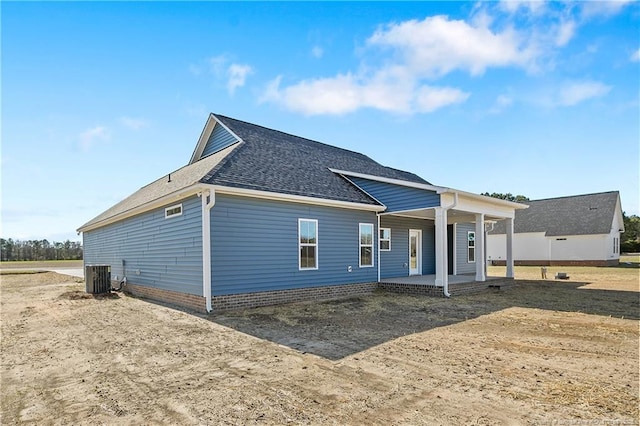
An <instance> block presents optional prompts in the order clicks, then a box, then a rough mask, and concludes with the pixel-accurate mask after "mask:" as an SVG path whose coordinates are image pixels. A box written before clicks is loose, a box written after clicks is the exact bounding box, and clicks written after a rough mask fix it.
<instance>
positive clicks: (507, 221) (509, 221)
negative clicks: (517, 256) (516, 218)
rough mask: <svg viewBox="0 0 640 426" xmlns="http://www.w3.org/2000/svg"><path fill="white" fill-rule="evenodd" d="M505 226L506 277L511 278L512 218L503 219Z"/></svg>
mask: <svg viewBox="0 0 640 426" xmlns="http://www.w3.org/2000/svg"><path fill="white" fill-rule="evenodd" d="M505 224H506V227H507V278H513V219H511V218H508V219H505Z"/></svg>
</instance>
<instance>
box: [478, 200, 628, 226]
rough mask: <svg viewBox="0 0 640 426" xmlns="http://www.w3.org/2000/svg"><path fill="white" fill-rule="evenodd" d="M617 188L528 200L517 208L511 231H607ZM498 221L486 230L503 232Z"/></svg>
mask: <svg viewBox="0 0 640 426" xmlns="http://www.w3.org/2000/svg"><path fill="white" fill-rule="evenodd" d="M618 197H619V193H618V191H611V192H601V193H597V194H585V195H574V196H569V197H559V198H549V199H544V200H532V201H527V202H526V204H528V205H529V208H528V209H524V210H516V213H515V219H514V232H515V233H524V232H544V233H545V235H546V236H549V237H553V236H563V235H595V234H608V233H609V232H610V231H611V225H612V224H613V218H614V215H615V209H616V203H617V200H618ZM504 233H505V223H504V221H499V222H497V223H496V225H495V227H494V229H493V230H492V231H491V232H489V234H504Z"/></svg>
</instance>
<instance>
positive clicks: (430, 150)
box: [0, 1, 640, 241]
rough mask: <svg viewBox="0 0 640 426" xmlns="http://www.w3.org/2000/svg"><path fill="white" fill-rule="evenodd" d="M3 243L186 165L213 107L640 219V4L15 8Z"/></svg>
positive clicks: (476, 187)
mask: <svg viewBox="0 0 640 426" xmlns="http://www.w3.org/2000/svg"><path fill="white" fill-rule="evenodd" d="M0 7H1V14H2V52H1V54H2V160H1V161H2V163H1V165H2V229H1V231H0V234H1V235H2V236H3V237H4V238H8V237H12V238H19V239H32V238H39V239H41V238H47V239H49V240H56V241H59V240H63V239H67V238H69V239H72V240H78V239H80V237H78V236H77V235H76V233H75V229H77V228H78V227H79V226H80V225H82V224H83V223H85V222H86V221H88V220H89V219H91V218H93V217H94V216H96V215H98V214H99V213H100V212H102V211H103V210H105V209H107V208H108V207H110V206H111V205H113V204H115V203H116V202H118V201H119V200H121V199H122V198H124V197H126V196H128V195H129V194H130V193H132V192H134V191H135V190H136V189H138V188H140V187H141V186H144V185H146V184H147V183H149V182H151V181H153V180H155V179H157V178H159V177H161V176H163V175H165V174H166V173H168V172H170V171H172V170H175V169H178V168H180V167H182V166H183V165H185V164H186V163H187V162H188V161H189V158H190V156H191V153H192V151H193V149H194V147H195V144H196V142H197V139H198V137H199V135H200V132H201V131H202V128H203V126H204V124H205V121H206V119H207V116H208V113H209V112H214V113H219V114H223V115H227V116H231V117H234V118H238V119H241V120H245V121H249V122H252V123H256V124H261V125H264V126H266V127H270V128H275V129H278V130H282V131H285V132H288V133H293V134H296V135H300V136H304V137H307V138H310V139H314V140H318V141H321V142H325V143H329V144H332V145H336V146H340V147H343V148H347V149H352V150H355V151H359V152H362V153H365V154H367V155H368V156H370V157H372V158H373V159H375V160H376V161H378V162H380V163H382V164H384V165H387V166H391V167H395V168H399V169H404V170H408V171H411V172H414V173H417V174H419V175H420V176H422V177H423V178H425V179H427V180H428V181H430V182H431V183H433V184H436V185H442V186H448V187H452V188H456V189H461V190H465V191H471V192H485V191H489V192H511V193H514V194H524V195H526V196H528V197H530V198H531V199H540V198H550V197H559V196H565V195H575V194H584V193H593V192H601V191H610V190H619V191H620V192H621V197H622V206H623V209H624V210H625V211H626V212H627V213H628V214H638V213H639V206H638V195H639V189H638V180H639V176H638V168H639V151H638V145H639V141H640V118H639V117H640V113H639V93H640V87H639V80H640V72H639V70H640V68H639V67H640V42H639V40H640V38H639V28H640V25H639V24H640V4H639V3H637V2H624V1H617V2H572V3H549V2H542V1H536V2H480V3H472V2H442V3H436V2H408V3H398V2H393V3H384V2H375V3H364V2H358V3H342V2H333V3H261V2H252V3H242V2H236V3H216V2H197V3H169V2H162V3H155V2H143V3H132V2H117V3H108V2H104V3H10V2H2V4H1V5H0Z"/></svg>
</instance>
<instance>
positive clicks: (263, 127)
mask: <svg viewBox="0 0 640 426" xmlns="http://www.w3.org/2000/svg"><path fill="white" fill-rule="evenodd" d="M212 114H213V116H214V117H216V118H218V117H221V118H223V119H225V118H226V119H228V120H233V121H237V122H239V123H243V124H248V125H249V126H254V127H260V128H262V129H265V130H269V131H271V132H276V133H281V134H283V135H286V136H289V137H293V138H296V139H301V140H304V141H308V142H312V143H316V144H320V145H324V146H328V147H330V148H333V149H337V150H340V151H346V152H350V153H352V154H357V155H360V156H362V157H366V158H368V159H369V160H371V161H375V160H374V159H372V158H371V157H369V156H368V155H366V154H363V153H361V152H358V151H354V150H351V149H346V148H342V147H339V146H335V145H331V144H328V143H326V142H320V141H317V140H314V139H309V138H305V137H303V136H299V135H294V134H293V133H288V132H284V131H282V130H278V129H273V128H271V127H267V126H263V125H260V124H255V123H250V122H248V121H244V120H239V119H237V118H233V117H229V116H226V115H222V114H215V113H212ZM376 163H377V161H376ZM378 164H380V163H378ZM380 165H381V166H382V167H387V166H384V165H382V164H380ZM396 170H400V169H396Z"/></svg>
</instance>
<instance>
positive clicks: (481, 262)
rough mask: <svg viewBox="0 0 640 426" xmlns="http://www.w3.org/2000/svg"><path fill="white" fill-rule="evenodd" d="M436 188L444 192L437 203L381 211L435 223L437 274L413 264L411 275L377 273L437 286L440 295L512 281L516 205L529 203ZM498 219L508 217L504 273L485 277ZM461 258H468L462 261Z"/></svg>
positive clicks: (395, 281) (391, 280)
mask: <svg viewBox="0 0 640 426" xmlns="http://www.w3.org/2000/svg"><path fill="white" fill-rule="evenodd" d="M438 189H439V190H438V191H437V192H438V195H439V196H440V203H439V205H438V206H431V207H423V208H413V209H408V210H404V211H387V212H384V213H380V214H379V215H380V217H383V218H384V217H385V216H388V217H405V218H412V219H421V220H424V221H429V222H431V223H432V225H431V226H432V228H431V229H434V231H435V232H434V237H433V255H434V257H435V268H434V269H435V273H434V274H431V273H425V274H421V273H416V271H414V272H413V274H412V271H411V267H409V274H408V275H405V276H394V277H389V276H388V274H382V275H384V277H383V276H380V275H379V277H380V279H379V282H380V283H381V285H383V286H393V285H395V286H401V285H406V286H410V287H415V286H426V287H435V288H439V291H438V292H440V293H441V294H444V295H445V296H449V295H450V293H451V292H455V293H458V292H459V291H458V290H460V289H461V288H463V287H467V288H471V287H474V288H487V287H488V286H490V285H491V284H492V283H491V281H493V282H495V283H496V286H499V285H500V283H501V282H506V281H508V280H512V279H513V276H514V273H513V266H514V261H513V233H514V227H513V219H514V216H515V210H516V209H522V208H526V207H527V206H525V205H522V204H518V203H514V202H510V201H505V200H499V199H493V198H489V197H486V196H482V195H477V194H472V193H467V192H463V191H458V190H453V189H449V188H438ZM383 220H384V219H383ZM499 220H504V221H505V224H506V230H507V232H506V247H505V249H506V250H505V252H506V264H507V269H506V275H505V276H504V277H487V274H486V267H487V259H486V233H487V231H489V230H490V229H491V228H492V227H493V225H494V223H495V222H496V221H499ZM457 227H459V229H458V228H457ZM463 234H464V236H463ZM462 238H464V240H463V239H462ZM412 244H413V241H412V240H411V237H410V242H409V256H410V259H409V263H410V265H411V263H412V262H413V258H412V256H413V255H414V252H415V250H414V247H413V246H412ZM418 250H421V249H418ZM465 256H466V257H465ZM463 257H464V260H461V259H462V258H463ZM379 265H380V263H379ZM450 290H451V291H450Z"/></svg>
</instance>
